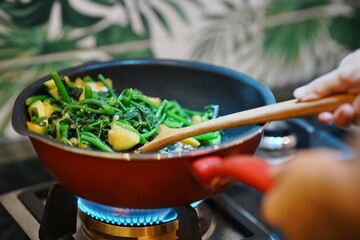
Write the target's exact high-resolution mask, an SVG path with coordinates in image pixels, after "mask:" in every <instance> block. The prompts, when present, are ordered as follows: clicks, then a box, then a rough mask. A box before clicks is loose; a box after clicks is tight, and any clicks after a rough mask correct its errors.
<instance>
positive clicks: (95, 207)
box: [78, 198, 200, 226]
mask: <svg viewBox="0 0 360 240" xmlns="http://www.w3.org/2000/svg"><path fill="white" fill-rule="evenodd" d="M199 203H200V201H199V202H196V203H193V204H191V206H192V207H194V208H195V207H196V206H197V205H198V204H199ZM78 207H79V209H80V210H81V211H82V212H84V213H85V214H86V215H88V216H90V217H92V218H94V219H96V220H99V221H101V222H105V223H109V224H114V225H120V226H151V225H157V224H162V223H167V222H171V221H174V220H176V219H177V213H176V211H175V210H174V209H173V208H160V209H129V208H116V207H110V206H106V205H102V204H99V203H94V202H91V201H88V200H85V199H83V198H78Z"/></svg>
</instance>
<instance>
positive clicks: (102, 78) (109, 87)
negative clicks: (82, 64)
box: [98, 74, 117, 99]
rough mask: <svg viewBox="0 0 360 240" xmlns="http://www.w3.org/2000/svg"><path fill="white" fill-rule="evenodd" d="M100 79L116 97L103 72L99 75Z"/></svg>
mask: <svg viewBox="0 0 360 240" xmlns="http://www.w3.org/2000/svg"><path fill="white" fill-rule="evenodd" d="M98 79H99V80H100V82H102V83H103V84H104V86H105V87H106V88H107V89H108V90H109V92H110V94H111V96H113V97H114V98H115V99H116V98H117V96H116V94H115V92H114V89H113V88H112V87H111V86H110V85H109V83H108V82H107V81H106V79H105V78H104V76H103V75H102V74H99V75H98Z"/></svg>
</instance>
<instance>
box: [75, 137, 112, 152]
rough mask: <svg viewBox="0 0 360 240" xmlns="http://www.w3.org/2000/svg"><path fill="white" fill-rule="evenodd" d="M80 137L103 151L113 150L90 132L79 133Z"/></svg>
mask: <svg viewBox="0 0 360 240" xmlns="http://www.w3.org/2000/svg"><path fill="white" fill-rule="evenodd" d="M80 139H81V140H84V141H86V142H88V143H90V144H91V145H92V146H94V147H95V148H98V149H101V150H102V151H104V152H114V150H112V148H111V147H109V146H108V145H106V144H105V143H104V142H103V141H102V140H101V139H100V138H99V137H97V136H96V135H95V134H93V133H90V132H82V133H80Z"/></svg>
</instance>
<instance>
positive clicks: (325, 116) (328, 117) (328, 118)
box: [318, 112, 334, 124]
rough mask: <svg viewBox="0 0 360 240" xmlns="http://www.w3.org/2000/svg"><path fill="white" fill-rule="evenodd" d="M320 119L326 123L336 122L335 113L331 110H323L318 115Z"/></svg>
mask: <svg viewBox="0 0 360 240" xmlns="http://www.w3.org/2000/svg"><path fill="white" fill-rule="evenodd" d="M318 120H319V121H320V122H322V123H325V124H330V123H333V122H334V115H333V114H332V113H330V112H322V113H320V114H319V115H318Z"/></svg>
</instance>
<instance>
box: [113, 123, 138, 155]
mask: <svg viewBox="0 0 360 240" xmlns="http://www.w3.org/2000/svg"><path fill="white" fill-rule="evenodd" d="M108 141H109V143H110V145H111V146H112V149H113V150H115V151H124V150H128V149H131V148H132V147H134V146H136V145H137V144H138V143H139V142H140V136H139V134H137V133H136V132H133V131H131V130H129V129H126V128H123V127H120V126H118V125H116V124H113V125H112V126H111V129H110V130H109V132H108Z"/></svg>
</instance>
